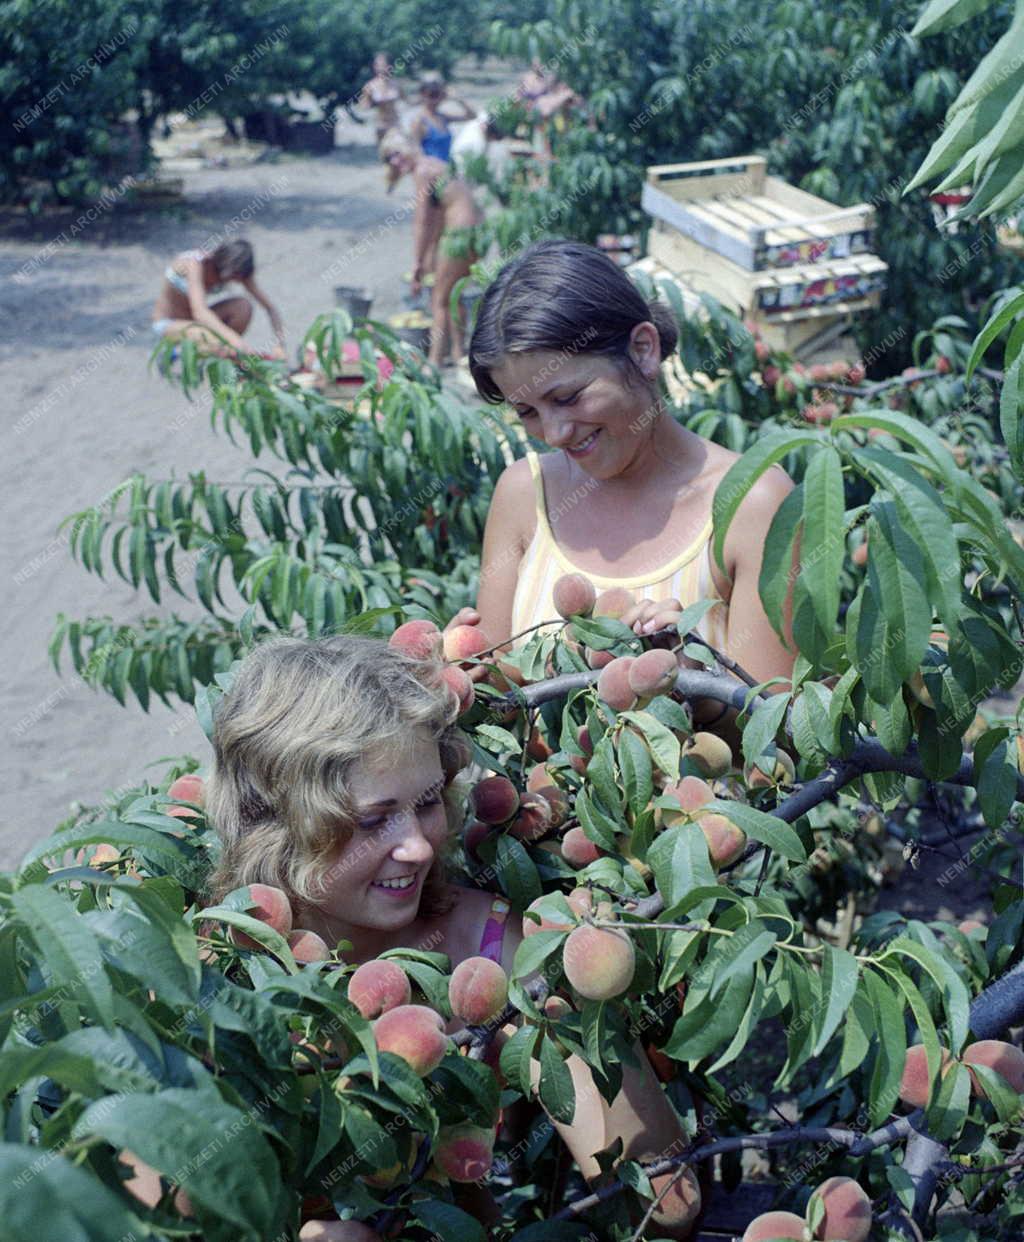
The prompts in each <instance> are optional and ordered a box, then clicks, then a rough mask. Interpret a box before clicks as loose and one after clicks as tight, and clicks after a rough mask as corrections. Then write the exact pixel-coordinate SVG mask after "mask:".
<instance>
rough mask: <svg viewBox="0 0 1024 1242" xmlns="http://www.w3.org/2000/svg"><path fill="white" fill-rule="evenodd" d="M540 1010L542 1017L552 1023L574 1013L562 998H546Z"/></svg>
mask: <svg viewBox="0 0 1024 1242" xmlns="http://www.w3.org/2000/svg"><path fill="white" fill-rule="evenodd" d="M542 1008H543V1011H544V1017H545V1018H548V1019H550V1021H552V1022H558V1021H560V1020H561V1019H562V1018H567V1017H568V1016H569V1014H571V1013H575V1012H576V1011H575V1010H574V1009H573V1007H572V1005H570V1004H569V1002H568V1001H567V1000H566V999H565V997H564V996H549V997H547V998H546V999H545V1001H544V1004H543V1006H542Z"/></svg>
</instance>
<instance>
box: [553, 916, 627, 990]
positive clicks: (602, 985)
mask: <svg viewBox="0 0 1024 1242" xmlns="http://www.w3.org/2000/svg"><path fill="white" fill-rule="evenodd" d="M562 965H563V967H564V968H565V977H566V978H567V979H568V980H569V982H570V983H571V984H572V986H573V987H574V988H575V989H576V991H577V992H579V994H580V995H581V996H584V997H586V999H587V1000H610V999H611V998H612V997H613V996H618V995H620V993H622V992H624V991H625V990H626V988H628V987H629V985H630V983H631V982H632V981H633V974H634V972H635V971H636V952H635V951H634V949H633V942H632V940H630V938H629V936H628V935H627V933H626V932H624V931H619V930H618V929H617V928H610V927H590V926H587V925H585V924H584V925H583V926H581V927H577V928H576V929H575V931H571V932H570V933H569V935H568V937H567V938H566V941H565V946H564V948H563V950H562Z"/></svg>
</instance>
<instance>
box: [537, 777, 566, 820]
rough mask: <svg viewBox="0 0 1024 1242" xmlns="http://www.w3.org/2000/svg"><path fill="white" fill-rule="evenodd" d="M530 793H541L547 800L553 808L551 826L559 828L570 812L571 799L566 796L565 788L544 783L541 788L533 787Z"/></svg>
mask: <svg viewBox="0 0 1024 1242" xmlns="http://www.w3.org/2000/svg"><path fill="white" fill-rule="evenodd" d="M529 792H530V793H536V794H540V796H541V797H542V798H545V799H546V800H547V804H548V806H549V807H550V808H551V827H552V828H558V827H560V826H561V825H562V824H564V823H565V819H566V816H567V815H568V814H569V799H568V798H567V797H566V796H565V793H564V791H563V790H561V789H559V787H558V786H557V785H542V786H541V787H540V789H531V790H530V791H529Z"/></svg>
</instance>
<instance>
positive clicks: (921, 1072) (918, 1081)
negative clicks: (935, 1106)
mask: <svg viewBox="0 0 1024 1242" xmlns="http://www.w3.org/2000/svg"><path fill="white" fill-rule="evenodd" d="M939 1051H940V1052H941V1054H942V1065H941V1068H940V1071H939V1073H940V1076H941V1075H943V1074H945V1073H946V1071H947V1070H948V1068H949V1066H950V1065H952V1064H953V1058H952V1056H951V1055H950V1051H949V1049H948V1048H946V1047H943V1046H941V1045H940V1048H939ZM929 1091H930V1080H929V1077H928V1057H927V1056H926V1054H925V1050H924V1044H914V1046H913V1047H911V1048H908V1049H907V1059H906V1060H905V1061H904V1063H903V1077H902V1078H901V1079H900V1099H901V1100H902V1101H903V1103H904V1104H906V1105H908V1106H909V1107H910V1108H925V1107H927V1104H928V1096H929Z"/></svg>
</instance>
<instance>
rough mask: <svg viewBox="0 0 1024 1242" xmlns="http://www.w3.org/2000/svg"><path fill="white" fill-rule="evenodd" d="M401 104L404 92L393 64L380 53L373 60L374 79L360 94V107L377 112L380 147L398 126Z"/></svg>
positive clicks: (378, 142)
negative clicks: (389, 133)
mask: <svg viewBox="0 0 1024 1242" xmlns="http://www.w3.org/2000/svg"><path fill="white" fill-rule="evenodd" d="M401 102H402V90H401V87H400V86H399V85H398V83H397V82H396V81H395V79H394V70H393V69H392V67H391V63H390V61H389V60H388V58H387V56H386V55H385V54H384V53H383V52H378V53H377V55H376V56H374V58H373V77H372V78H370V80H369V81H368V82H367V83H366V85H365V86H364V87H363V89H362V90H361V91H360V92H359V106H360V107H361V108H373V109H375V110H376V113H377V118H376V125H377V144H378V145H380V140H381V139H382V138H383V137H384V135H385V134H386V133H387V132H388V130H389V129H393V128H394V127H395V126H396V125H397V124H398V105H399V104H400V103H401Z"/></svg>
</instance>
